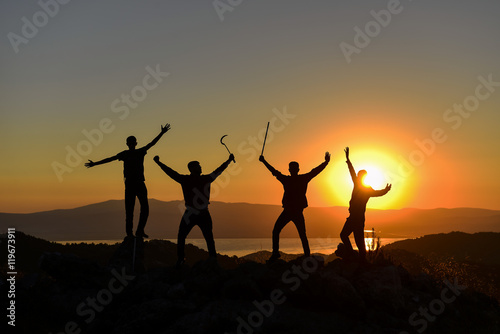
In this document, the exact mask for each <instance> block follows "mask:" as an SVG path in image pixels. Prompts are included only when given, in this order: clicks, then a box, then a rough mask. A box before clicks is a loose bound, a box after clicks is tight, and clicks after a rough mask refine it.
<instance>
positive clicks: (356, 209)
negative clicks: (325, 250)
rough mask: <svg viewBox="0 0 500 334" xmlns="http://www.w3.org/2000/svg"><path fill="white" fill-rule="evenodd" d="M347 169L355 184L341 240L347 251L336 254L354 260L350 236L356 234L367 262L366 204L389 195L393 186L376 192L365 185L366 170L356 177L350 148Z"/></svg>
mask: <svg viewBox="0 0 500 334" xmlns="http://www.w3.org/2000/svg"><path fill="white" fill-rule="evenodd" d="M344 152H345V156H346V162H347V167H348V168H349V173H350V174H351V178H352V182H353V183H354V188H353V190H352V195H351V200H350V201H349V217H348V218H347V220H346V222H345V224H344V227H343V228H342V231H341V232H340V239H342V242H343V243H344V245H345V251H344V250H342V249H341V248H339V250H338V251H337V252H338V253H337V252H336V254H337V255H339V256H340V257H344V258H352V257H353V255H354V250H353V248H352V244H351V241H350V240H349V236H350V235H351V233H353V234H354V241H355V242H356V246H357V247H358V252H359V260H360V262H366V246H365V233H364V229H365V211H366V203H368V200H369V199H370V197H379V196H383V195H385V194H387V193H388V192H389V190H391V187H392V185H390V184H387V185H386V187H385V188H384V189H381V190H374V189H373V188H372V187H370V186H368V185H365V184H364V183H363V180H364V178H365V177H366V175H367V172H366V170H364V169H362V170H360V171H359V172H358V174H357V175H356V171H355V170H354V167H353V166H352V163H351V160H350V159H349V147H346V148H345V150H344Z"/></svg>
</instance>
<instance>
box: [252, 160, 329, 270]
mask: <svg viewBox="0 0 500 334" xmlns="http://www.w3.org/2000/svg"><path fill="white" fill-rule="evenodd" d="M259 160H260V161H261V162H262V163H263V164H264V165H265V166H266V167H267V169H269V171H270V172H271V173H272V174H273V176H275V177H276V178H277V179H278V181H280V182H281V184H283V189H284V193H283V200H282V201H281V203H282V204H283V212H281V214H280V216H279V217H278V219H277V220H276V223H275V224H274V229H273V253H272V255H271V257H270V258H269V261H270V262H272V261H274V260H276V259H278V258H279V257H280V253H279V237H280V232H281V230H282V229H283V228H284V227H285V226H286V224H288V223H289V222H290V221H293V223H294V224H295V227H297V231H298V232H299V236H300V240H301V241H302V247H303V248H304V255H305V256H310V255H311V251H310V249H309V242H308V241H307V236H306V224H305V220H304V214H303V211H304V209H305V208H307V198H306V192H307V184H308V183H309V181H311V180H312V179H313V178H314V177H315V176H316V175H318V174H319V173H321V171H323V169H325V167H326V166H327V165H328V162H329V161H330V153H328V152H326V153H325V162H323V163H322V164H321V165H319V166H318V167H316V168H314V169H312V170H311V171H310V172H309V173H306V174H301V175H299V164H298V162H296V161H292V162H290V163H289V164H288V171H289V172H290V175H283V174H282V173H281V172H279V171H277V170H276V169H275V168H274V167H273V166H271V165H270V164H269V163H268V162H267V161H266V159H265V158H264V156H263V155H261V156H260V157H259Z"/></svg>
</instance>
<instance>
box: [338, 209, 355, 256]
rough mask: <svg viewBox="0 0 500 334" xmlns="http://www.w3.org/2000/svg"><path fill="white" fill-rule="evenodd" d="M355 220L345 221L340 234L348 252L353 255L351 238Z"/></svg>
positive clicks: (348, 219)
mask: <svg viewBox="0 0 500 334" xmlns="http://www.w3.org/2000/svg"><path fill="white" fill-rule="evenodd" d="M352 225H353V219H352V218H351V217H348V218H347V220H346V221H345V224H344V227H343V228H342V231H341V232H340V239H341V240H342V242H343V243H344V245H345V246H346V248H347V250H348V251H349V252H350V253H352V252H353V251H354V250H353V249H352V244H351V240H349V236H350V235H351V233H352V232H353V227H352Z"/></svg>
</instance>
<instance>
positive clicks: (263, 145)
mask: <svg viewBox="0 0 500 334" xmlns="http://www.w3.org/2000/svg"><path fill="white" fill-rule="evenodd" d="M267 131H269V122H267V129H266V136H265V137H264V144H262V153H261V154H260V155H264V147H266V139H267Z"/></svg>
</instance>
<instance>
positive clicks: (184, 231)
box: [177, 210, 217, 260]
mask: <svg viewBox="0 0 500 334" xmlns="http://www.w3.org/2000/svg"><path fill="white" fill-rule="evenodd" d="M195 225H198V226H199V227H200V229H201V232H202V233H203V237H204V238H205V241H206V243H207V248H208V254H209V255H210V257H216V256H217V252H216V251H215V241H214V236H213V232H212V217H211V216H210V212H208V210H201V211H200V212H199V213H197V214H193V213H192V212H189V211H187V210H186V211H185V212H184V215H183V216H182V220H181V224H180V226H179V233H178V234H177V257H178V259H179V260H183V259H184V257H185V251H184V248H185V246H186V237H187V236H188V234H189V232H191V230H192V229H193V227H194V226H195Z"/></svg>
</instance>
